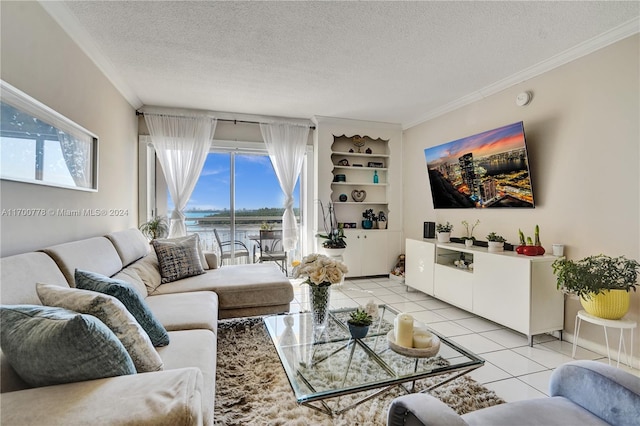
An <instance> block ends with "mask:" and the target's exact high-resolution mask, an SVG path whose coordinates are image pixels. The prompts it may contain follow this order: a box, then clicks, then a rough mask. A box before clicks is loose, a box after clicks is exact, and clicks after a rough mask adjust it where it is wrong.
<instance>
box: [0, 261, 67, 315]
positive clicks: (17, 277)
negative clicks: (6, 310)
mask: <svg viewBox="0 0 640 426" xmlns="http://www.w3.org/2000/svg"><path fill="white" fill-rule="evenodd" d="M37 282H47V283H49V284H56V285H60V286H64V287H69V284H68V283H67V279H66V278H65V276H64V275H63V274H62V272H61V271H60V268H58V265H56V262H54V261H53V259H51V258H50V257H49V256H48V255H47V254H45V253H41V252H32V253H24V254H18V255H15V256H9V257H4V258H2V259H1V260H0V283H2V285H0V300H1V301H2V303H3V304H5V305H19V304H29V305H39V304H40V299H39V298H38V294H37V293H36V283H37Z"/></svg>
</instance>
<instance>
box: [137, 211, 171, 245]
mask: <svg viewBox="0 0 640 426" xmlns="http://www.w3.org/2000/svg"><path fill="white" fill-rule="evenodd" d="M140 232H142V234H143V235H144V236H145V237H147V238H148V239H150V240H156V239H158V238H165V237H166V236H167V235H169V224H168V223H167V218H166V217H164V216H156V217H154V218H153V219H151V220H149V221H147V222H145V223H143V224H142V225H140Z"/></svg>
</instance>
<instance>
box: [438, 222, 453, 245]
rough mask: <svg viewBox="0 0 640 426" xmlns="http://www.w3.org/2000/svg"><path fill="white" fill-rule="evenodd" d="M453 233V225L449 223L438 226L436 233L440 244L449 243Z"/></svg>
mask: <svg viewBox="0 0 640 426" xmlns="http://www.w3.org/2000/svg"><path fill="white" fill-rule="evenodd" d="M451 231H453V225H452V224H450V223H449V222H447V223H445V224H442V223H439V224H437V225H436V233H437V234H438V242H439V243H448V242H449V241H450V238H451Z"/></svg>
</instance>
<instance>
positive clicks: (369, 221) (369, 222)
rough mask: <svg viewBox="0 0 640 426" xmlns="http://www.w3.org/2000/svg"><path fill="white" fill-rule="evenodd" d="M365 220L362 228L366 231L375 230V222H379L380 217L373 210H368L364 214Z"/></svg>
mask: <svg viewBox="0 0 640 426" xmlns="http://www.w3.org/2000/svg"><path fill="white" fill-rule="evenodd" d="M362 217H363V218H364V220H363V221H362V227H363V228H364V229H371V228H373V222H375V221H377V220H378V217H377V216H376V215H375V213H374V212H373V209H367V210H365V211H364V212H363V213H362Z"/></svg>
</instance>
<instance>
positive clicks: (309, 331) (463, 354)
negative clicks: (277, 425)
mask: <svg viewBox="0 0 640 426" xmlns="http://www.w3.org/2000/svg"><path fill="white" fill-rule="evenodd" d="M353 310H354V308H346V309H338V310H334V311H331V313H330V314H329V320H328V323H327V327H326V328H325V329H324V330H323V331H318V330H315V331H314V328H313V324H312V320H311V314H310V313H308V312H302V313H293V314H285V315H271V316H266V317H264V323H265V325H266V327H267V330H268V331H269V336H270V337H271V340H272V341H273V344H274V346H275V348H276V350H277V352H278V356H279V358H280V361H281V362H282V366H283V367H284V370H285V372H286V374H287V378H288V379H289V383H290V384H291V388H292V389H293V392H294V394H295V396H296V399H297V401H298V404H302V405H306V406H308V407H310V408H314V409H316V410H318V411H321V412H324V413H326V414H329V415H332V416H333V415H339V414H341V413H343V412H345V411H347V410H349V409H351V408H354V407H356V406H357V405H359V404H361V403H363V402H365V401H367V400H369V399H371V398H374V397H377V396H379V395H382V394H384V393H386V392H387V391H389V390H391V389H393V388H396V387H399V388H400V389H401V390H402V391H403V392H406V393H410V392H414V391H415V382H416V380H419V379H424V378H427V377H432V378H434V383H433V384H432V385H430V386H429V387H428V388H426V389H424V390H422V391H421V392H428V391H430V390H432V389H435V388H437V387H439V386H442V385H443V384H445V383H447V382H450V381H451V380H454V379H456V378H458V377H460V376H463V375H465V374H467V373H469V372H470V371H472V370H475V369H476V368H479V367H481V366H482V365H483V364H484V360H483V359H482V358H480V357H479V356H477V355H475V354H474V353H472V352H470V351H468V350H466V349H464V348H462V347H460V346H459V345H457V344H455V343H453V342H451V341H450V340H448V339H447V338H446V337H443V336H440V335H438V334H437V333H435V332H433V331H432V330H430V331H431V332H432V333H433V334H435V335H436V336H438V337H439V339H440V350H439V351H438V353H437V355H435V356H433V357H430V358H417V357H411V356H406V355H403V354H401V353H397V352H395V351H394V350H392V349H390V348H389V343H388V341H387V334H388V333H389V331H391V330H393V320H394V318H395V317H396V315H397V314H398V312H396V311H395V310H394V309H392V308H391V307H389V306H387V305H380V306H379V307H378V316H377V318H376V319H375V320H374V323H373V324H372V325H371V327H370V328H369V333H368V334H367V336H366V337H365V338H364V339H352V338H351V335H350V334H349V329H348V327H347V320H348V319H349V314H350V313H351V312H352V311H353ZM346 396H348V397H346ZM342 397H345V398H342Z"/></svg>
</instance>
